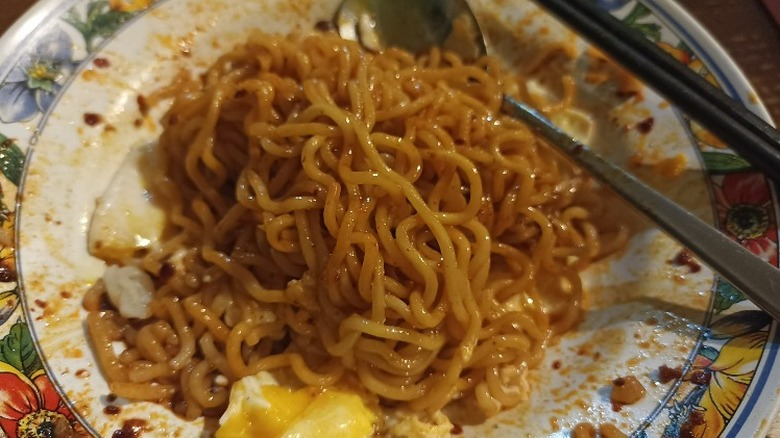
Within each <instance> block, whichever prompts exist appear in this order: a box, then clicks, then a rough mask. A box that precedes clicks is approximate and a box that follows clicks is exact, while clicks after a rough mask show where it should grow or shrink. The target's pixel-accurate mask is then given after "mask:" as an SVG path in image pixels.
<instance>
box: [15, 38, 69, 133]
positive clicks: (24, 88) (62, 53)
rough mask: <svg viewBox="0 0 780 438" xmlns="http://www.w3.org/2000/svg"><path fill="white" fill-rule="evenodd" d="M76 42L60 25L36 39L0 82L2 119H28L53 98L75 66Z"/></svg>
mask: <svg viewBox="0 0 780 438" xmlns="http://www.w3.org/2000/svg"><path fill="white" fill-rule="evenodd" d="M72 56H73V43H72V42H71V40H70V37H69V36H68V34H66V33H65V32H64V31H62V30H61V29H57V30H56V31H54V32H51V33H50V34H48V35H45V36H43V37H42V38H41V39H39V40H38V41H37V43H36V44H35V47H34V48H33V50H32V51H31V52H30V53H28V54H25V55H24V56H22V59H20V60H19V62H18V63H17V64H16V66H14V68H13V69H11V72H10V73H9V74H8V76H7V77H6V78H5V82H3V83H2V85H0V121H2V122H5V123H16V122H26V121H28V120H31V119H32V118H34V117H35V116H36V115H37V114H38V113H39V112H40V113H42V112H46V110H47V109H48V108H49V106H51V104H52V103H53V102H54V99H56V97H57V93H59V91H60V89H62V84H63V82H64V81H65V80H66V79H67V78H68V77H69V76H70V74H71V73H72V72H73V69H74V67H75V65H76V64H75V63H74V62H73V60H72Z"/></svg>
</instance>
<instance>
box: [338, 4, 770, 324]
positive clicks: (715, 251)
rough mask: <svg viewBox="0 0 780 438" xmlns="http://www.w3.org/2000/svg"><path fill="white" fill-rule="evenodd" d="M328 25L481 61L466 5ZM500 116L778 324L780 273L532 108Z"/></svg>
mask: <svg viewBox="0 0 780 438" xmlns="http://www.w3.org/2000/svg"><path fill="white" fill-rule="evenodd" d="M334 23H335V25H336V27H337V29H338V31H339V34H340V35H341V36H342V38H345V39H350V40H355V41H359V42H360V43H361V44H363V45H364V46H365V47H366V48H369V49H371V50H381V49H383V48H386V47H390V46H393V47H400V48H403V49H407V50H409V51H412V52H414V53H419V52H421V51H424V50H425V49H428V48H430V47H433V46H439V47H444V48H447V49H449V50H452V51H454V52H456V53H458V54H460V55H461V56H462V57H464V58H465V59H473V58H475V57H478V56H480V55H484V54H485V53H487V49H486V47H485V43H484V38H483V37H482V31H481V30H480V28H479V25H478V23H477V20H476V18H475V17H474V14H473V12H472V11H471V9H470V8H469V6H468V4H467V3H466V2H465V0H344V2H343V3H342V4H341V6H340V7H339V9H338V11H337V13H336V16H335V19H334ZM502 109H503V111H505V112H506V113H507V114H509V115H511V116H512V117H515V118H517V119H519V120H522V121H523V122H525V123H526V124H527V125H528V126H530V127H531V128H532V129H533V130H534V131H536V132H537V134H539V135H540V136H542V137H544V138H545V139H546V140H547V141H548V142H549V143H550V144H552V145H553V146H555V147H556V148H558V149H559V150H560V151H561V152H563V153H564V154H565V155H566V156H568V157H569V158H570V159H572V160H573V161H574V162H576V163H577V164H579V165H580V166H581V167H583V168H584V169H585V170H587V171H588V172H589V173H590V174H591V175H592V176H593V177H595V178H596V179H597V180H599V181H600V182H601V183H603V184H605V185H607V186H609V187H610V188H611V189H612V190H613V191H614V192H615V193H617V194H618V195H619V196H621V197H622V198H623V199H624V200H626V201H627V202H629V203H631V204H632V205H633V206H634V207H636V208H637V209H638V210H639V211H641V212H642V213H644V214H645V215H646V216H647V217H648V218H650V219H651V220H652V221H653V222H655V223H656V224H657V225H658V226H659V227H660V228H662V229H663V230H664V231H666V233H668V234H669V235H670V236H672V237H673V238H675V239H676V240H677V241H678V242H680V243H681V244H683V245H684V246H686V247H687V248H688V249H690V250H691V251H692V252H693V253H694V254H696V255H697V256H698V257H699V259H700V260H702V261H703V262H704V263H706V264H707V265H709V266H710V267H711V268H712V269H713V270H715V271H717V272H718V273H719V274H720V275H722V276H723V277H724V278H725V279H726V280H728V281H729V282H731V284H732V285H734V286H735V287H737V288H738V289H739V290H741V291H742V292H744V293H745V295H747V296H748V297H749V298H750V299H751V300H752V301H753V302H754V303H755V304H756V305H757V306H758V307H760V308H762V309H763V310H764V311H766V312H767V313H768V314H769V315H770V316H772V318H774V319H775V320H778V321H780V270H778V269H776V268H775V267H773V266H771V265H770V264H769V263H767V262H765V261H764V260H761V259H760V258H758V257H757V256H755V255H754V254H752V253H751V252H749V251H748V250H746V249H745V248H743V247H742V246H741V245H739V244H738V243H737V242H735V241H733V240H731V239H730V238H729V237H727V236H725V235H724V234H722V233H721V232H720V231H718V230H716V229H715V228H713V227H712V226H710V225H709V224H707V223H705V222H704V221H702V220H701V219H699V218H698V217H696V216H695V215H693V214H692V213H690V212H689V211H687V210H685V209H683V208H682V207H680V206H679V205H677V204H676V203H674V202H673V201H671V200H670V199H668V198H666V197H665V196H663V195H662V194H660V193H658V192H657V191H655V190H654V189H652V188H651V187H649V186H647V185H645V184H644V183H643V182H642V181H640V180H638V179H637V178H635V177H634V176H632V175H630V174H628V173H626V172H625V171H624V170H623V169H621V168H619V167H617V166H615V165H614V164H612V163H610V162H608V161H606V160H604V159H603V158H602V157H600V156H599V155H597V154H596V153H595V152H593V150H592V149H590V148H589V147H587V146H586V145H584V144H582V143H581V142H579V141H577V140H576V139H574V138H572V137H571V136H570V135H568V134H566V133H565V132H563V131H562V130H561V129H560V128H558V127H557V126H555V125H554V124H553V123H552V122H550V121H549V120H548V119H547V118H545V117H544V116H543V115H542V114H541V113H539V112H538V111H536V110H534V109H533V108H531V107H529V106H527V105H525V104H523V103H522V102H518V101H516V100H515V99H512V98H511V97H509V96H504V102H503V107H502Z"/></svg>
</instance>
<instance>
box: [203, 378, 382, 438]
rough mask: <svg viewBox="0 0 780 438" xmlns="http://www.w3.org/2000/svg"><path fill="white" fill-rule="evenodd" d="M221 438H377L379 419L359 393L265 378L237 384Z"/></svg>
mask: <svg viewBox="0 0 780 438" xmlns="http://www.w3.org/2000/svg"><path fill="white" fill-rule="evenodd" d="M219 424H220V427H219V429H218V430H217V432H216V438H244V437H246V438H249V437H263V438H306V437H318V436H335V437H340V438H366V437H370V436H373V434H374V429H375V424H376V415H375V414H374V413H373V412H372V411H371V409H369V408H368V407H367V406H366V405H365V403H363V400H362V399H361V398H360V397H359V396H358V395H357V394H354V393H351V392H347V391H342V390H338V389H327V390H322V389H320V388H318V387H312V386H307V387H303V388H301V389H297V390H293V389H291V388H288V387H286V386H282V385H280V384H279V383H278V382H277V381H276V380H275V379H274V378H273V376H271V374H269V373H267V372H260V373H258V374H256V375H254V376H247V377H244V378H243V379H241V380H239V381H237V382H235V383H234V384H233V387H232V389H231V391H230V400H229V404H228V408H227V410H226V411H225V413H224V414H223V415H222V417H221V418H220V420H219Z"/></svg>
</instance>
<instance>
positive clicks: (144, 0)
mask: <svg viewBox="0 0 780 438" xmlns="http://www.w3.org/2000/svg"><path fill="white" fill-rule="evenodd" d="M153 2H154V0H108V7H109V8H111V9H112V10H114V11H121V12H136V11H142V10H144V9H146V8H148V7H149V6H151V5H152V3H153Z"/></svg>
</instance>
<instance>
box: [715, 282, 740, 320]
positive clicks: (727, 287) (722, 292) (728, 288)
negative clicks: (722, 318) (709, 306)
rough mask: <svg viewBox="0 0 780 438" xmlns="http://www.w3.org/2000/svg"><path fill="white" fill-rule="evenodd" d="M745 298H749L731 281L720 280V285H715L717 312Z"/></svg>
mask: <svg viewBox="0 0 780 438" xmlns="http://www.w3.org/2000/svg"><path fill="white" fill-rule="evenodd" d="M745 300H747V298H746V297H745V294H743V293H742V292H741V291H740V290H739V289H737V288H735V287H734V286H732V285H731V283H728V282H725V281H723V280H718V285H717V286H715V303H714V307H715V312H717V313H720V312H722V311H724V310H726V309H728V308H729V307H731V306H733V305H734V304H737V303H739V302H741V301H745Z"/></svg>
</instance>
